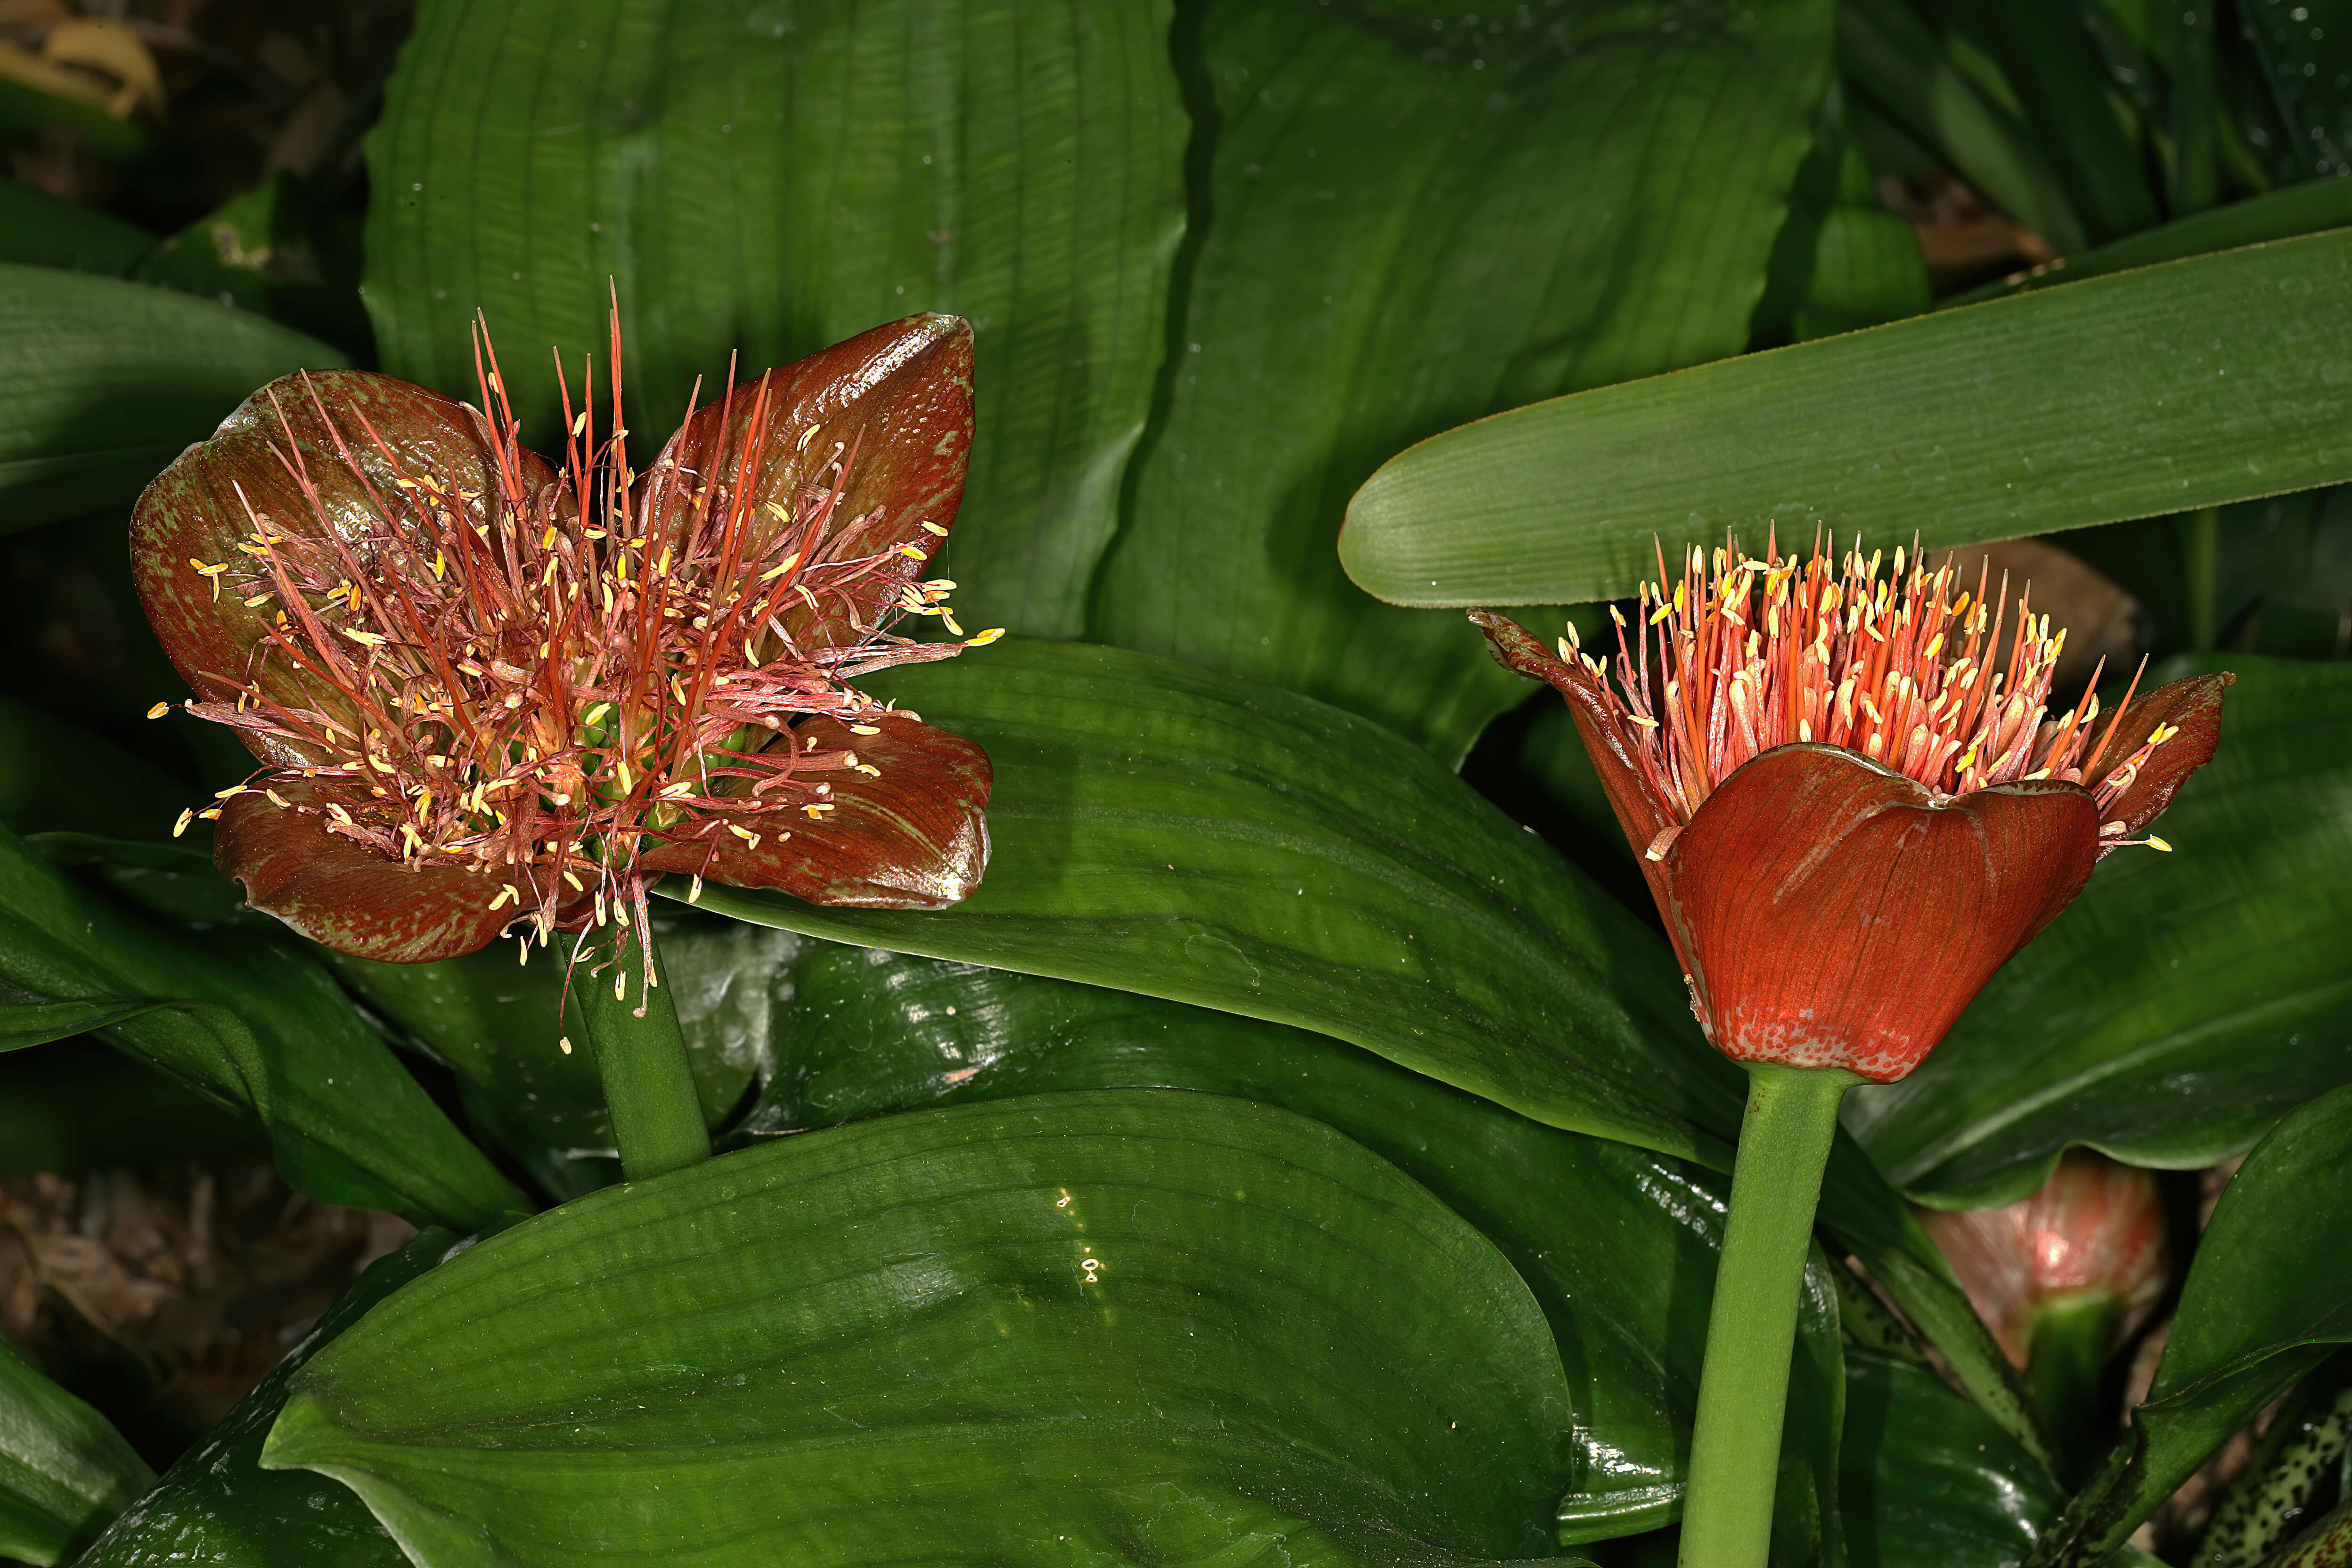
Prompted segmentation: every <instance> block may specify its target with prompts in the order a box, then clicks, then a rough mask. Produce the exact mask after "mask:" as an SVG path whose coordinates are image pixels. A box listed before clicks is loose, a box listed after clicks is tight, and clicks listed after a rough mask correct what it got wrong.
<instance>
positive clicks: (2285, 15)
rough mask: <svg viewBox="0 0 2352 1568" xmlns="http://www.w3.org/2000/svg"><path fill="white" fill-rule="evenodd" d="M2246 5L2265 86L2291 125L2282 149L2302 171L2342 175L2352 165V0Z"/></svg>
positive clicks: (2244, 11)
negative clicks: (2348, 0)
mask: <svg viewBox="0 0 2352 1568" xmlns="http://www.w3.org/2000/svg"><path fill="white" fill-rule="evenodd" d="M2240 9H2241V11H2242V22H2241V24H2240V25H2241V26H2243V27H2244V28H2245V33H2246V38H2247V40H2248V41H2249V42H2250V43H2252V45H2253V53H2254V58H2255V59H2256V60H2257V61H2258V62H2259V63H2260V67H2261V76H2262V83H2263V88H2264V89H2268V92H2269V95H2270V98H2271V101H2272V103H2273V105H2275V107H2276V109H2277V111H2278V116H2279V119H2280V120H2281V121H2284V124H2285V128H2286V135H2285V136H2284V138H2283V139H2282V140H2283V142H2284V144H2283V145H2282V146H2280V147H2279V148H2277V149H2276V152H2277V154H2278V155H2279V156H2280V157H2281V158H2282V159H2283V160H2287V161H2291V162H2292V163H2293V164H2294V165H2295V172H2296V174H2297V175H2298V176H2299V177H2301V178H2304V179H2335V178H2339V177H2341V176H2342V175H2343V174H2344V173H2345V171H2346V170H2347V168H2352V163H2347V159H2352V91H2347V87H2352V83H2347V81H2346V79H2345V78H2346V75H2347V72H2352V5H2347V4H2345V0H2297V4H2295V5H2292V6H2289V5H2246V6H2242V7H2241V8H2240ZM2297 12H2300V13H2301V14H2300V15H2297V14H2296V13H2297Z"/></svg>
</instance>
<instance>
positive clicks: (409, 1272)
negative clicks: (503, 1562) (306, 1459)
mask: <svg viewBox="0 0 2352 1568" xmlns="http://www.w3.org/2000/svg"><path fill="white" fill-rule="evenodd" d="M467 1245H470V1244H469V1243H467V1242H461V1241H460V1240H459V1239H458V1238H457V1237H456V1236H454V1235H452V1234H451V1233H450V1232H448V1231H446V1230H441V1229H438V1228H434V1229H428V1230H425V1231H423V1232H421V1233H419V1234H418V1235H417V1236H416V1237H415V1239H414V1240H412V1241H410V1242H409V1244H408V1245H407V1246H406V1247H402V1248H401V1249H400V1250H399V1251H398V1252H395V1253H394V1254H393V1255H392V1256H390V1257H389V1258H378V1259H377V1260H376V1261H375V1262H374V1263H373V1264H370V1265H369V1266H368V1268H367V1270H366V1272H364V1273H362V1275H361V1276H360V1277H359V1279H356V1280H354V1281H352V1288H351V1289H348V1290H346V1291H344V1292H343V1293H342V1295H341V1297H340V1298H338V1299H337V1300H336V1302H335V1304H334V1305H333V1306H331V1307H330V1308H328V1309H327V1310H326V1312H325V1313H324V1314H323V1315H322V1316H321V1317H320V1319H319V1321H318V1324H317V1325H316V1326H315V1327H314V1328H312V1329H311V1330H310V1332H309V1333H307V1334H305V1335H304V1336H303V1337H302V1340H301V1342H299V1344H297V1345H296V1346H295V1347H294V1348H293V1349H292V1350H290V1351H289V1352H286V1359H285V1360H283V1361H281V1362H279V1363H278V1364H277V1365H276V1366H274V1367H272V1368H271V1369H270V1371H269V1375H268V1376H267V1377H265V1378H263V1379H262V1380H261V1382H260V1383H259V1384H256V1385H255V1387H254V1388H253V1390H252V1392H251V1393H249V1394H247V1395H246V1396H245V1397H244V1398H243V1399H241V1400H239V1401H237V1404H236V1409H234V1410H232V1411H230V1412H229V1413H228V1415H226V1416H225V1417H224V1418H223V1419H222V1420H221V1422H220V1424H219V1425H218V1426H215V1427H214V1428H213V1429H212V1430H211V1431H209V1432H207V1433H205V1436H203V1437H201V1438H200V1439H198V1440H197V1442H196V1443H195V1445H194V1447H191V1448H189V1449H188V1451H187V1452H186V1453H184V1454H183V1455H181V1456H180V1458H178V1459H177V1460H175V1461H173V1465H172V1468H170V1469H169V1470H167V1471H165V1472H164V1475H163V1479H162V1480H161V1481H160V1482H158V1483H157V1484H156V1486H155V1488H154V1489H153V1490H152V1491H150V1492H148V1493H147V1494H146V1495H145V1496H144V1497H142V1498H141V1499H140V1500H138V1501H137V1502H135V1503H133V1504H132V1505H131V1508H130V1509H129V1510H126V1511H125V1512H124V1513H123V1515H122V1517H121V1518H120V1519H118V1520H116V1521H114V1523H113V1524H112V1525H111V1526H110V1527H109V1529H108V1530H107V1531H106V1533H105V1534H104V1535H101V1536H100V1537H99V1538H98V1540H97V1541H95V1542H92V1543H91V1544H90V1548H89V1551H88V1552H85V1553H84V1554H83V1555H82V1556H80V1557H79V1558H78V1559H76V1560H75V1564H74V1568H157V1565H158V1564H163V1563H170V1564H173V1565H174V1568H178V1565H181V1564H184V1565H186V1568H407V1564H408V1559H407V1557H406V1556H405V1555H404V1554H403V1552H401V1550H400V1548H399V1547H398V1546H397V1545H396V1544H394V1542H393V1539H392V1537H391V1536H389V1535H387V1534H386V1533H384V1530H383V1526H382V1525H380V1524H378V1523H377V1522H376V1521H375V1516H374V1515H373V1514H371V1513H370V1512H368V1510H367V1506H366V1505H365V1504H364V1503H362V1502H361V1501H360V1500H359V1499H358V1498H356V1497H354V1496H352V1493H351V1491H350V1489H347V1488H344V1487H341V1486H338V1485H336V1484H335V1483H334V1482H332V1481H331V1480H328V1479H324V1478H323V1477H320V1476H315V1475H312V1474H311V1473H310V1472H309V1471H307V1470H265V1469H263V1468H260V1466H259V1464H258V1462H257V1461H258V1460H259V1459H260V1458H261V1447H262V1444H263V1443H264V1442H265V1441H267V1440H268V1436H269V1428H270V1426H272V1425H273V1424H274V1423H275V1422H276V1421H277V1419H278V1412H279V1411H280V1410H281V1409H283V1408H284V1407H285V1404H286V1385H287V1384H288V1383H289V1382H291V1381H292V1379H293V1377H294V1375H295V1373H299V1372H300V1371H301V1370H302V1369H303V1368H304V1367H305V1366H307V1365H309V1364H310V1359H311V1358H312V1357H313V1356H315V1355H317V1354H318V1353H319V1352H320V1351H321V1350H322V1349H324V1348H325V1347H326V1346H327V1345H328V1344H329V1343H330V1342H331V1341H333V1340H334V1339H335V1337H336V1336H337V1335H339V1334H341V1333H342V1332H343V1331H346V1330H347V1329H349V1328H350V1327H351V1326H352V1324H353V1323H356V1322H358V1321H360V1318H361V1316H362V1314H364V1313H366V1312H367V1311H369V1310H371V1309H373V1308H374V1307H375V1306H376V1305H377V1304H379V1303H380V1302H382V1301H383V1300H384V1299H385V1298H386V1297H388V1296H390V1295H391V1294H392V1293H393V1292H394V1291H395V1290H397V1289H400V1288H401V1287H402V1286H403V1285H405V1284H407V1283H408V1282H409V1281H410V1280H412V1279H416V1278H417V1277H418V1276H419V1275H422V1274H423V1273H424V1272H425V1270H426V1269H428V1268H432V1267H433V1266H434V1265H435V1264H436V1263H439V1262H440V1261H441V1260H442V1259H443V1258H446V1257H447V1256H449V1255H450V1254H451V1253H452V1252H453V1250H462V1249H463V1248H464V1247H466V1246H467Z"/></svg>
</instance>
